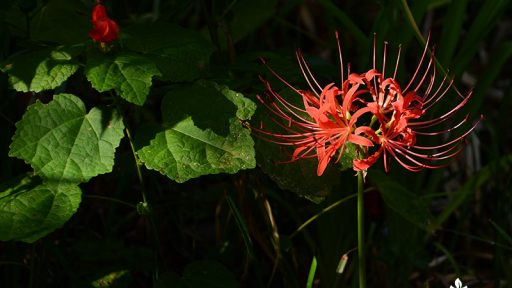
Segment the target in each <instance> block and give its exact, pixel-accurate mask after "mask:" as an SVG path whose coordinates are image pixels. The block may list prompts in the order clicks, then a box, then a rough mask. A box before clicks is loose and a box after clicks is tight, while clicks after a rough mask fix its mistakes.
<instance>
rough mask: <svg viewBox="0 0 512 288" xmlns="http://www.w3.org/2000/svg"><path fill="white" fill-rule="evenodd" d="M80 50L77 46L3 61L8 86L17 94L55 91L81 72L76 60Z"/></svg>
mask: <svg viewBox="0 0 512 288" xmlns="http://www.w3.org/2000/svg"><path fill="white" fill-rule="evenodd" d="M77 50H78V49H77V47H73V48H70V47H58V48H54V49H40V50H33V51H26V52H23V53H21V54H17V55H14V56H12V57H10V58H9V59H7V60H6V61H4V62H3V64H2V67H1V69H2V71H3V72H5V73H7V74H8V75H9V83H10V84H11V85H12V87H13V88H14V89H15V90H16V91H20V92H28V91H32V92H41V91H43V90H49V89H55V88H56V87H58V86H59V85H61V84H62V83H63V82H64V81H66V80H67V79H68V78H69V77H70V76H71V75H73V74H74V73H75V72H76V70H77V69H78V63H76V61H75V60H74V59H73V55H74V54H75V53H76V52H77Z"/></svg>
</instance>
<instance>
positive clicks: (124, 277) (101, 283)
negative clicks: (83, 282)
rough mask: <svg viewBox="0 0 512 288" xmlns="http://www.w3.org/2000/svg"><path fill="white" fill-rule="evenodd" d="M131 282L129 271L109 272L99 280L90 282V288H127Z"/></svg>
mask: <svg viewBox="0 0 512 288" xmlns="http://www.w3.org/2000/svg"><path fill="white" fill-rule="evenodd" d="M131 281H132V277H131V274H130V271H128V270H120V271H114V272H110V273H108V274H107V275H104V276H102V277H101V278H99V279H97V280H94V281H92V283H91V286H92V287H94V288H103V287H109V288H117V287H119V288H120V287H127V286H129V285H130V283H131Z"/></svg>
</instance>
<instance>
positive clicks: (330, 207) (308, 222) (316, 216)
mask: <svg viewBox="0 0 512 288" xmlns="http://www.w3.org/2000/svg"><path fill="white" fill-rule="evenodd" d="M356 196H357V194H352V195H349V196H347V197H345V198H342V199H340V200H338V201H336V202H334V203H332V204H331V205H329V206H327V207H325V208H324V209H322V210H321V211H320V212H318V213H316V214H315V215H313V216H312V217H311V218H309V219H308V220H306V222H304V223H302V225H300V226H299V228H297V230H295V232H293V233H292V234H291V235H290V239H291V238H293V237H294V236H295V235H297V233H299V232H300V231H302V230H303V229H304V228H306V226H308V225H309V224H311V222H313V221H315V220H316V219H317V218H318V217H320V216H322V215H323V214H324V213H326V212H328V211H330V210H332V209H334V208H335V207H337V206H338V205H340V204H341V203H344V202H346V201H348V200H350V199H352V198H355V197H356Z"/></svg>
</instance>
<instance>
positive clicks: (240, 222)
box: [226, 196, 254, 259]
mask: <svg viewBox="0 0 512 288" xmlns="http://www.w3.org/2000/svg"><path fill="white" fill-rule="evenodd" d="M226 202H227V203H228V206H229V209H230V210H231V213H233V216H234V218H235V222H236V226H237V227H238V230H240V234H242V239H243V241H244V245H245V248H246V250H247V254H248V255H249V257H250V258H251V259H252V258H254V246H253V244H252V240H251V236H250V235H249V229H247V225H246V224H245V221H244V219H243V218H242V216H241V215H240V211H238V208H237V207H236V205H235V202H233V199H231V197H229V196H226Z"/></svg>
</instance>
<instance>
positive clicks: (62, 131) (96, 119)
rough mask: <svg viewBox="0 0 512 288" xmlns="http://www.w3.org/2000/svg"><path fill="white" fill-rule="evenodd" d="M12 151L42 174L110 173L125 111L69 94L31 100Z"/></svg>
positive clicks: (82, 178)
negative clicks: (92, 104) (45, 101)
mask: <svg viewBox="0 0 512 288" xmlns="http://www.w3.org/2000/svg"><path fill="white" fill-rule="evenodd" d="M16 127H17V130H16V134H15V135H14V137H13V142H12V144H11V146H10V152H9V156H12V157H17V158H20V159H23V160H25V161H26V162H27V163H29V164H30V165H31V166H32V168H34V170H35V171H36V173H37V174H39V175H40V176H41V177H42V178H43V179H51V180H58V181H66V182H86V181H88V180H89V179H90V178H91V177H94V176H96V175H98V174H102V173H107V172H110V171H111V170H112V166H113V165H114V152H115V149H116V148H117V146H118V145H119V142H120V141H121V138H122V137H123V128H124V125H123V122H122V119H121V116H120V115H119V114H118V113H117V112H116V111H115V110H111V109H100V108H93V109H91V111H90V112H89V113H86V110H85V106H84V104H83V102H82V101H81V100H80V99H79V98H78V97H76V96H74V95H71V94H59V95H55V97H54V99H53V100H52V101H51V102H50V103H48V104H43V103H41V102H39V101H38V102H36V103H35V104H33V105H31V106H30V107H29V108H28V110H27V112H26V113H25V115H24V116H23V118H22V119H21V120H20V121H19V122H18V123H17V124H16Z"/></svg>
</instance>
